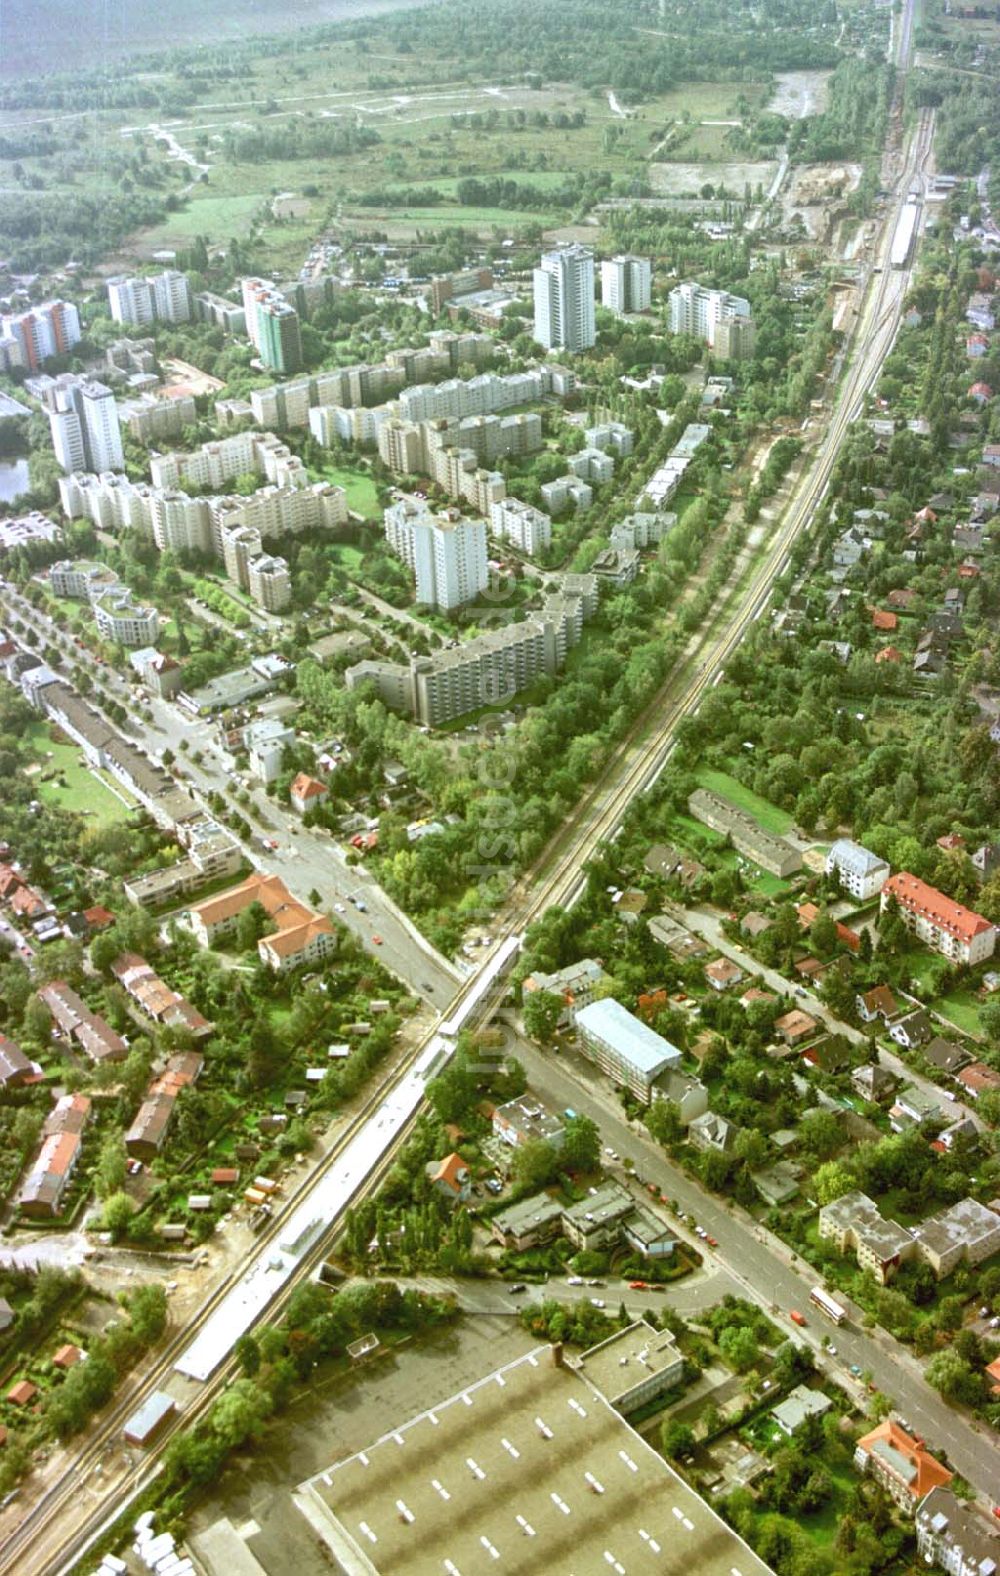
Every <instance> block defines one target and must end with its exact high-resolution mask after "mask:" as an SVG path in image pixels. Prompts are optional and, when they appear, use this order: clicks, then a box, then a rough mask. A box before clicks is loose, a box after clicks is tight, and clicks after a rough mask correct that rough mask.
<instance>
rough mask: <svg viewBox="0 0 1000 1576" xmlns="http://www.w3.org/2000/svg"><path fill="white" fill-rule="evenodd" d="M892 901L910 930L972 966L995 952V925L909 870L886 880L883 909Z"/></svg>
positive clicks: (921, 938) (883, 888) (932, 945)
mask: <svg viewBox="0 0 1000 1576" xmlns="http://www.w3.org/2000/svg"><path fill="white" fill-rule="evenodd" d="M893 902H895V903H896V904H897V906H898V912H899V916H900V918H901V919H902V921H903V923H904V924H905V926H906V928H907V930H910V931H912V932H913V933H914V934H915V935H916V936H917V937H918V938H919V939H920V940H921V941H923V942H925V943H926V944H927V945H928V946H929V947H932V948H933V949H934V951H935V952H940V953H941V954H942V956H944V957H946V958H951V959H952V960H953V961H955V962H957V963H965V964H968V965H970V966H971V965H975V964H977V963H983V962H985V960H986V959H987V958H991V957H992V956H993V951H994V948H995V946H996V936H997V933H996V926H995V925H992V924H991V923H990V921H989V920H988V919H985V918H984V917H983V915H982V914H977V913H975V912H974V911H973V910H972V909H968V908H965V907H964V906H963V905H962V904H961V903H956V902H954V901H953V900H952V899H951V898H950V897H946V896H945V895H944V893H943V892H939V891H938V890H937V888H936V887H932V886H928V884H927V882H926V881H921V880H919V879H918V877H917V876H914V875H911V874H910V873H909V871H906V870H901V871H899V872H898V873H897V874H896V875H894V876H890V877H889V879H888V880H887V881H886V882H885V883H884V884H883V886H882V896H881V907H882V910H883V912H884V911H885V909H886V908H887V907H888V906H889V904H890V903H893Z"/></svg>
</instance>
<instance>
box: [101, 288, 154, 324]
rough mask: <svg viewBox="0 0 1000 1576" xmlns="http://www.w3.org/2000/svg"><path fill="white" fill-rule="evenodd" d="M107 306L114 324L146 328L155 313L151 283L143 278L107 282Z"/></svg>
mask: <svg viewBox="0 0 1000 1576" xmlns="http://www.w3.org/2000/svg"><path fill="white" fill-rule="evenodd" d="M108 305H109V306H110V308H111V316H112V318H113V319H114V321H115V322H116V323H124V324H126V325H127V326H128V327H129V328H148V326H149V325H150V323H152V321H153V319H154V317H155V315H156V313H155V308H154V304H153V282H152V280H151V279H147V278H146V277H145V276H143V277H140V278H126V277H125V276H124V275H122V276H120V277H119V278H117V279H109V280H108Z"/></svg>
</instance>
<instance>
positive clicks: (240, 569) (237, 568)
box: [221, 525, 264, 591]
mask: <svg viewBox="0 0 1000 1576" xmlns="http://www.w3.org/2000/svg"><path fill="white" fill-rule="evenodd" d="M221 535H222V562H223V563H224V564H225V566H226V574H227V575H228V576H229V578H230V580H231V581H232V582H233V584H234V585H238V586H239V587H240V590H241V591H249V589H250V563H251V560H252V559H254V558H259V557H260V555H261V554H262V553H263V551H264V549H263V546H262V545H261V539H260V532H259V531H258V530H256V529H255V528H254V527H253V526H252V525H231V526H225V525H224V526H223V527H222V531H221Z"/></svg>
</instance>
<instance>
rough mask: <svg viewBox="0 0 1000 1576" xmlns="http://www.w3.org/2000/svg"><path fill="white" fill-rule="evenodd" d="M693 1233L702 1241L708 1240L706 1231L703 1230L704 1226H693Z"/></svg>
mask: <svg viewBox="0 0 1000 1576" xmlns="http://www.w3.org/2000/svg"><path fill="white" fill-rule="evenodd" d="M694 1234H695V1236H696V1237H700V1238H701V1240H702V1242H707V1241H708V1232H707V1231H706V1230H705V1228H704V1226H695V1228H694Z"/></svg>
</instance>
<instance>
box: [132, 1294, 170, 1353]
mask: <svg viewBox="0 0 1000 1576" xmlns="http://www.w3.org/2000/svg"><path fill="white" fill-rule="evenodd" d="M124 1301H125V1306H126V1307H127V1309H128V1314H129V1318H130V1319H131V1321H132V1329H133V1331H134V1333H135V1337H136V1340H137V1341H139V1342H140V1343H141V1344H142V1345H143V1346H155V1345H156V1342H157V1341H158V1340H159V1339H160V1338H161V1336H162V1335H163V1332H164V1330H165V1329H166V1328H167V1293H166V1290H165V1288H164V1287H163V1286H160V1285H157V1284H155V1283H154V1284H151V1285H148V1286H137V1287H136V1289H135V1291H134V1292H132V1293H130V1295H129V1296H128V1297H126V1298H125V1299H124Z"/></svg>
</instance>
